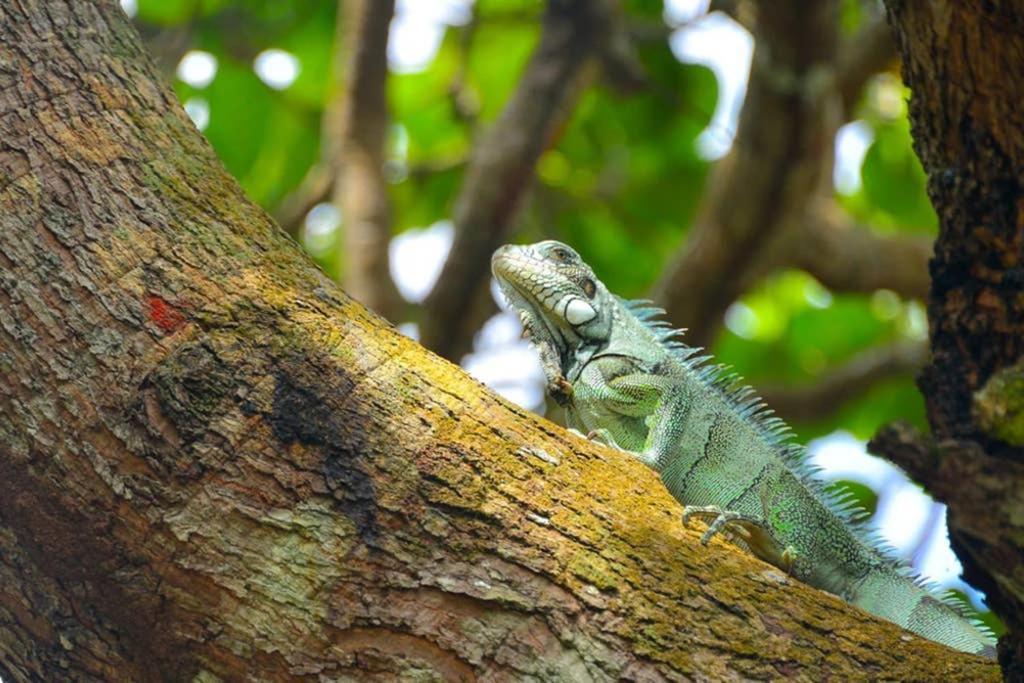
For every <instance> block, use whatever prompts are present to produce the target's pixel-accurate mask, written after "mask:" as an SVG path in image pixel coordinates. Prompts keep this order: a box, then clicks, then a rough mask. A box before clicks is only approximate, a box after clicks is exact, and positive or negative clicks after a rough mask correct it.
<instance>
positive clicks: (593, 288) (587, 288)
mask: <svg viewBox="0 0 1024 683" xmlns="http://www.w3.org/2000/svg"><path fill="white" fill-rule="evenodd" d="M580 287H581V288H582V289H583V293H584V294H586V295H587V298H588V299H593V298H594V295H595V294H597V285H595V284H594V281H593V280H590V279H586V280H584V281H583V282H581V283H580Z"/></svg>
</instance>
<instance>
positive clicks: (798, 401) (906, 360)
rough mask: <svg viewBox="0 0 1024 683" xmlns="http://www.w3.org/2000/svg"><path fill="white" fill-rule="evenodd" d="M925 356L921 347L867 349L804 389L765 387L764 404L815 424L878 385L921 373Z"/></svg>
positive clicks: (784, 415) (910, 344)
mask: <svg viewBox="0 0 1024 683" xmlns="http://www.w3.org/2000/svg"><path fill="white" fill-rule="evenodd" d="M927 357H928V352H927V349H926V348H925V345H924V344H923V343H913V342H902V343H896V344H891V345H889V346H881V347H874V348H870V349H868V350H866V351H863V352H862V353H860V354H858V355H856V356H854V357H853V358H851V359H850V360H849V361H847V362H846V363H844V364H842V365H840V366H838V367H836V368H833V369H832V370H830V371H828V372H827V373H825V374H824V375H823V376H822V377H820V378H819V379H817V380H816V381H815V382H814V383H813V384H809V385H807V386H770V385H769V386H765V387H762V388H760V389H759V393H760V394H761V397H762V398H763V399H764V400H765V403H767V404H768V406H769V407H770V408H771V409H772V410H774V411H775V412H776V413H778V414H779V415H780V416H781V417H782V418H783V419H784V420H787V421H793V422H815V421H817V420H822V419H824V418H826V417H828V416H829V415H831V414H833V413H834V412H835V411H836V410H838V409H839V408H840V407H841V406H842V405H843V404H844V403H846V402H848V401H851V400H853V399H855V398H857V397H858V396H860V395H861V394H863V393H864V392H866V391H867V390H868V389H870V388H871V387H873V386H874V385H875V384H877V383H878V382H880V381H883V380H886V379H889V378H891V377H897V376H899V375H908V374H911V373H914V372H916V371H918V370H920V369H921V367H922V366H923V365H924V363H925V361H926V360H927Z"/></svg>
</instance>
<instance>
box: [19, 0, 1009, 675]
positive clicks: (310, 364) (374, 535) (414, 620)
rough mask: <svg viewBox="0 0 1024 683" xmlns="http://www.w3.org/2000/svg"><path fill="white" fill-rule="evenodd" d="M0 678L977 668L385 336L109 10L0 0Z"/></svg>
mask: <svg viewBox="0 0 1024 683" xmlns="http://www.w3.org/2000/svg"><path fill="white" fill-rule="evenodd" d="M0 481H3V482H4V489H3V491H2V493H0V676H2V677H3V679H4V680H5V681H34V680H43V681H54V680H62V681H63V680H97V679H99V680H134V681H149V680H189V679H192V678H193V677H196V676H201V678H200V680H215V679H214V677H220V678H221V679H224V680H274V681H278V680H281V681H283V680H300V679H309V680H325V679H327V680H360V681H367V680H394V679H395V678H396V677H402V678H407V679H416V680H473V679H476V678H480V679H485V680H531V679H535V680H558V679H561V680H571V681H586V680H614V679H627V680H645V681H654V680H683V679H699V680H727V679H741V678H746V679H749V678H759V679H764V678H778V677H783V676H786V677H793V678H797V679H803V680H821V679H823V678H831V679H834V680H851V679H855V678H863V677H881V678H892V679H901V680H911V679H914V680H920V679H925V680H986V679H992V678H993V676H994V675H995V673H996V672H995V669H994V668H993V666H992V665H991V664H990V663H988V662H984V661H981V660H978V659H975V658H972V657H968V656H964V655H961V654H958V653H954V652H951V651H949V650H946V649H945V648H942V647H941V646H938V645H935V644H932V643H928V642H924V641H922V640H921V639H919V638H916V637H913V636H910V635H908V634H906V633H904V632H902V631H900V630H899V629H898V628H896V627H895V626H892V625H890V624H887V623H883V622H880V621H878V620H876V619H874V618H872V617H870V616H868V615H867V614H865V613H863V612H861V611H859V610H856V609H853V608H851V607H849V606H846V605H845V604H843V603H842V602H841V601H839V600H838V599H837V598H833V597H831V596H828V595H826V594H824V593H821V592H819V591H815V590H812V589H810V588H807V587H804V586H801V585H797V584H793V583H791V582H790V581H788V580H787V579H786V578H785V577H784V576H782V575H781V574H780V573H779V572H778V571H777V570H775V569H772V568H770V567H768V566H766V565H764V564H761V563H759V562H757V561H755V560H753V559H751V558H749V557H747V556H745V555H743V554H742V553H740V552H738V551H735V550H731V549H729V548H727V547H726V546H724V545H723V544H721V543H718V542H715V543H713V544H712V547H711V548H709V549H705V548H702V547H700V545H699V543H698V541H697V533H698V532H696V531H693V532H687V531H684V530H683V529H682V528H681V526H680V524H679V519H678V518H679V512H680V511H679V508H678V506H677V505H676V504H675V503H674V502H673V501H672V500H671V499H670V498H669V497H668V495H667V494H666V493H665V492H664V490H663V489H662V487H661V485H660V483H659V482H658V480H657V477H656V476H655V475H654V474H653V473H652V472H650V471H648V470H646V469H645V468H644V467H643V466H641V465H640V464H639V463H637V462H635V461H632V460H630V459H629V458H628V457H627V456H625V455H623V454H620V453H613V452H610V451H607V450H603V449H600V448H598V447H596V446H593V445H590V444H587V443H585V442H582V441H580V440H577V439H575V438H574V437H571V436H569V435H568V434H566V433H565V432H563V431H562V430H560V429H557V428H555V427H553V426H552V425H550V424H549V423H547V422H545V421H543V420H541V419H539V418H536V417H534V416H532V415H529V414H526V413H525V412H523V411H521V410H519V409H516V408H514V407H512V406H510V405H509V404H508V403H507V402H505V401H503V400H501V399H499V398H497V397H495V396H494V395H492V394H490V393H489V392H487V391H486V390H485V389H484V388H483V387H481V386H480V385H479V384H478V383H476V382H475V381H473V380H471V379H470V378H468V377H467V376H466V375H464V374H463V373H462V372H460V371H459V370H458V369H457V368H455V367H454V366H452V365H450V364H448V363H446V362H444V361H442V360H440V359H438V358H436V357H434V356H432V355H430V354H428V353H427V352H425V351H424V350H423V349H422V348H421V347H420V346H418V345H417V344H415V343H414V342H412V341H410V340H408V339H406V338H404V337H402V336H400V335H398V334H396V333H395V332H394V331H393V330H391V329H390V328H388V327H387V326H386V325H385V324H384V323H383V322H382V321H381V320H380V319H379V318H377V317H375V316H373V315H372V314H369V313H367V312H366V310H365V309H364V308H362V307H361V306H360V305H358V304H356V303H354V302H352V301H351V300H349V299H348V298H347V297H346V296H345V295H343V294H342V293H341V292H340V291H339V290H337V289H336V288H335V286H334V285H333V283H331V282H330V281H328V279H327V278H326V277H324V276H323V275H322V274H321V273H320V272H319V271H317V270H316V268H315V267H313V266H312V265H311V263H310V262H309V260H308V259H306V258H305V257H304V256H303V255H302V254H301V253H300V252H299V251H298V249H297V248H296V247H295V246H294V244H293V243H292V242H291V241H290V240H289V239H288V238H287V237H286V235H285V234H284V233H283V232H281V231H280V230H278V229H277V228H276V226H274V225H273V224H272V223H271V221H270V220H269V218H268V217H267V216H266V214H265V213H264V212H262V211H261V210H259V209H258V208H256V207H254V206H253V205H252V204H250V203H249V202H248V201H247V200H246V199H245V197H244V196H243V195H242V193H241V191H240V190H239V188H238V186H237V184H236V183H235V182H234V181H233V180H232V179H231V178H230V177H229V176H228V175H227V174H226V173H225V172H224V170H223V169H222V168H221V166H220V165H219V164H218V163H217V161H216V159H215V158H214V155H213V153H212V151H211V150H210V148H209V147H208V146H207V145H206V143H205V142H204V141H203V140H202V138H201V137H200V136H199V134H198V133H197V132H196V131H195V129H194V128H193V126H192V125H191V123H190V122H189V120H188V119H187V117H186V116H185V115H184V113H183V112H182V111H181V109H180V107H179V106H178V105H177V103H176V102H175V100H174V97H173V95H172V94H171V93H170V92H169V91H168V90H167V89H166V88H164V87H162V86H158V85H157V84H156V83H155V81H154V79H153V68H152V66H151V64H149V62H148V60H146V59H145V58H144V57H143V55H142V54H141V52H140V48H139V45H138V41H137V37H136V36H135V34H134V33H133V31H132V30H131V29H130V27H129V26H128V24H127V22H126V20H125V19H124V17H123V16H122V15H121V13H120V10H119V9H118V8H117V4H116V3H115V2H113V1H109V2H93V1H92V0H9V1H7V2H4V3H2V4H0Z"/></svg>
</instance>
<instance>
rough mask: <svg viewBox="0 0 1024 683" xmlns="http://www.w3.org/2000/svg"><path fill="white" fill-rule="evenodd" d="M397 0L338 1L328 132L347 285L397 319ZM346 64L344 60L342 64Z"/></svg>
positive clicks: (370, 305)
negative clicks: (391, 97) (393, 247)
mask: <svg viewBox="0 0 1024 683" xmlns="http://www.w3.org/2000/svg"><path fill="white" fill-rule="evenodd" d="M394 13H395V2H394V0H339V2H338V15H339V16H343V17H344V20H343V21H341V22H339V24H338V25H339V27H343V28H344V30H345V31H346V35H345V37H344V39H342V40H340V44H341V45H342V49H341V50H340V51H339V53H340V54H342V55H344V60H345V64H344V86H343V88H340V89H339V90H338V92H337V96H336V100H335V102H334V103H332V105H331V108H330V110H329V111H328V114H327V117H326V121H327V125H328V127H336V130H334V131H327V132H328V133H329V134H328V135H325V139H326V140H327V144H328V145H332V144H333V145H334V149H332V150H331V152H330V158H331V159H333V160H334V165H335V167H336V169H337V173H336V175H335V180H334V189H333V197H334V203H335V204H336V205H337V206H338V208H339V209H341V217H342V232H343V234H344V239H343V240H342V241H341V242H340V243H339V252H338V258H339V259H340V261H341V263H342V267H341V272H342V282H343V283H344V287H345V291H346V292H347V293H348V294H349V296H351V297H352V298H354V299H355V300H356V301H359V302H360V303H362V304H364V305H366V306H367V307H368V308H370V309H371V310H374V311H376V312H377V313H380V314H381V315H383V316H384V317H385V318H387V319H388V320H391V321H393V322H398V321H399V320H400V317H401V313H402V311H403V310H404V308H405V302H404V301H403V299H402V297H401V295H400V294H399V293H398V289H397V288H396V287H395V283H394V282H393V281H392V279H391V272H390V268H389V261H388V244H389V243H390V242H391V201H390V199H389V198H388V187H387V181H386V180H385V179H384V158H385V144H386V142H387V136H388V125H389V123H390V116H389V114H388V103H387V75H388V30H389V28H390V26H391V18H392V16H393V15H394ZM341 66H342V65H338V69H339V71H340V70H341V69H340V67H341Z"/></svg>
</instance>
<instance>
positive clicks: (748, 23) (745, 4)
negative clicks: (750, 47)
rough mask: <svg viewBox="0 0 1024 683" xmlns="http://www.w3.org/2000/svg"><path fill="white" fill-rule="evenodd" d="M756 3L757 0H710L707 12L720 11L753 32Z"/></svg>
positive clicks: (756, 9)
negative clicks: (750, 0)
mask: <svg viewBox="0 0 1024 683" xmlns="http://www.w3.org/2000/svg"><path fill="white" fill-rule="evenodd" d="M757 5H758V3H757V2H749V1H744V0H711V3H710V4H709V5H708V13H709V14H710V13H711V12H721V13H722V14H725V15H727V16H729V17H730V18H731V19H732V20H733V21H735V22H736V23H737V24H739V25H740V26H742V27H743V28H745V29H747V30H748V31H750V32H751V33H753V32H754V24H755V22H756V14H757V11H758V9H759V8H758V7H757ZM769 11H771V8H769Z"/></svg>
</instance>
